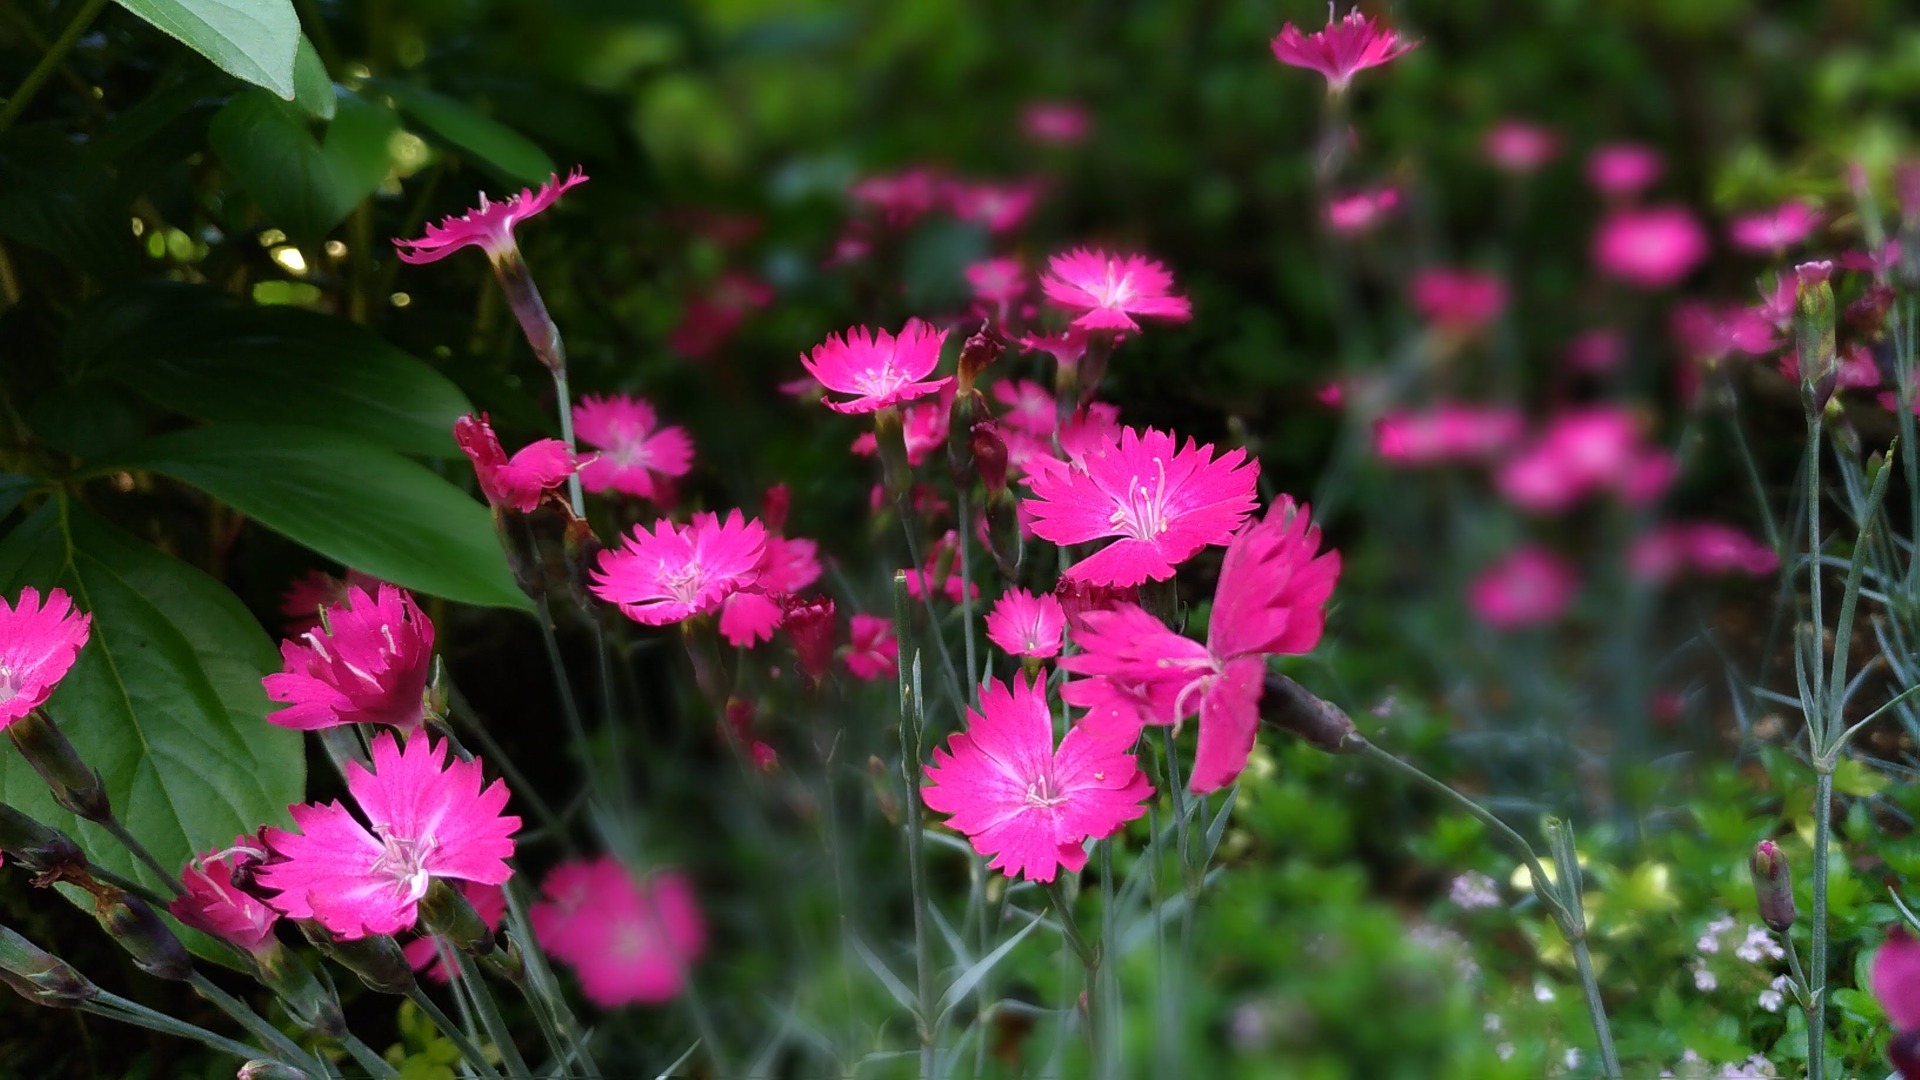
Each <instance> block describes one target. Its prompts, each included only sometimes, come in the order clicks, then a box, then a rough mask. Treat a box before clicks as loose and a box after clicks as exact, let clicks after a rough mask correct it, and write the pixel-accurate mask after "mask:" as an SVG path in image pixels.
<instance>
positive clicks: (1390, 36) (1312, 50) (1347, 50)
mask: <svg viewBox="0 0 1920 1080" xmlns="http://www.w3.org/2000/svg"><path fill="white" fill-rule="evenodd" d="M1328 14H1329V16H1331V14H1332V9H1328ZM1418 44H1420V43H1419V42H1417V41H1408V40H1406V39H1405V38H1402V37H1401V36H1400V35H1399V33H1397V32H1396V31H1394V30H1393V29H1392V28H1391V27H1388V26H1386V25H1385V24H1382V23H1376V22H1375V21H1374V20H1373V19H1371V18H1369V17H1368V16H1367V15H1365V14H1364V13H1362V12H1360V11H1358V10H1354V11H1349V12H1347V14H1346V16H1345V17H1344V18H1342V19H1340V20H1339V21H1338V22H1334V21H1332V20H1331V18H1330V19H1329V21H1328V23H1327V25H1326V27H1325V29H1322V30H1316V31H1314V32H1313V33H1311V34H1303V33H1301V32H1300V30H1299V29H1298V28H1297V27H1295V26H1294V25H1293V24H1292V23H1287V24H1286V25H1284V26H1282V27H1281V28H1280V33H1279V34H1278V35H1276V36H1275V37H1274V39H1273V42H1272V45H1273V58H1274V59H1275V60H1278V61H1280V62H1281V63H1283V64H1285V65H1287V66H1288V67H1297V68H1307V69H1308V70H1311V71H1317V72H1319V73H1320V74H1322V75H1324V76H1326V79H1327V92H1328V93H1330V94H1340V93H1345V92H1346V89H1347V87H1348V86H1349V85H1350V84H1351V83H1352V82H1353V77H1354V75H1356V74H1358V73H1359V72H1362V71H1365V70H1366V69H1368V68H1374V67H1379V66H1380V65H1382V64H1386V63H1390V62H1392V61H1393V60H1396V59H1398V58H1400V57H1401V56H1404V55H1406V53H1407V52H1408V51H1409V50H1411V49H1412V48H1413V47H1414V46H1416V45H1418Z"/></svg>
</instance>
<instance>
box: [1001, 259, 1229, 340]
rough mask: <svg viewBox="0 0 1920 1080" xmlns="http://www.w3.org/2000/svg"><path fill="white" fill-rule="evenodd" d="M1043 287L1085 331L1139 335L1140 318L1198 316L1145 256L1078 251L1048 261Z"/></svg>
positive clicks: (1169, 277)
mask: <svg viewBox="0 0 1920 1080" xmlns="http://www.w3.org/2000/svg"><path fill="white" fill-rule="evenodd" d="M1040 288H1041V289H1042V290H1043V291H1044V292H1045V293H1046V295H1047V299H1048V300H1049V301H1050V302H1052V303H1053V304H1055V305H1056V306H1058V307H1060V308H1063V309H1065V310H1067V311H1071V312H1076V313H1077V314H1076V315H1075V317H1074V320H1073V325H1074V326H1075V327H1076V328H1078V329H1081V330H1138V329H1140V324H1138V323H1136V322H1134V321H1133V318H1132V316H1135V315H1143V316H1147V317H1149V318H1155V319H1171V320H1172V321H1174V322H1186V321H1187V320H1188V319H1190V318H1192V317H1193V305H1192V304H1190V303H1188V301H1187V298H1186V297H1184V296H1176V295H1174V293H1173V275H1172V274H1170V273H1168V272H1167V268H1166V267H1165V266H1162V265H1161V264H1160V263H1158V262H1156V261H1154V260H1153V259H1149V258H1146V257H1145V256H1142V255H1112V254H1109V253H1107V252H1105V251H1096V250H1092V249H1089V248H1075V249H1073V250H1072V251H1069V252H1067V253H1066V254H1064V255H1055V256H1054V257H1053V258H1051V259H1048V260H1047V272H1046V273H1045V274H1043V275H1041V278H1040ZM1028 347H1029V348H1032V347H1033V346H1028Z"/></svg>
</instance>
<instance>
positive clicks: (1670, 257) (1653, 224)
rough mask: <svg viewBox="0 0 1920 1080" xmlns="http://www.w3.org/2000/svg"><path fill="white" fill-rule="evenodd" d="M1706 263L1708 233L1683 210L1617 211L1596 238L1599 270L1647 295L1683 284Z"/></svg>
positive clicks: (1602, 222)
mask: <svg viewBox="0 0 1920 1080" xmlns="http://www.w3.org/2000/svg"><path fill="white" fill-rule="evenodd" d="M1706 257H1707V232H1706V230H1705V229H1702V228H1701V227H1700V222H1698V221H1697V220H1695V219H1694V216H1693V215H1692V214H1691V213H1689V212H1688V211H1687V210H1686V209H1684V208H1682V207H1678V206H1650V207H1645V208H1626V209H1620V210H1615V211H1613V212H1612V213H1610V214H1608V215H1607V216H1606V218H1605V219H1604V220H1602V221H1601V222H1600V226H1599V228H1597V229H1595V230H1594V234H1593V262H1594V265H1596V266H1598V267H1599V268H1600V269H1601V270H1603V271H1605V272H1606V273H1609V274H1611V275H1613V276H1614V277H1617V278H1619V279H1620V280H1621V281H1624V282H1626V283H1627V284H1629V285H1635V286H1638V287H1640V288H1643V289H1664V288H1666V287H1668V286H1670V285H1675V284H1678V283H1679V281H1680V280H1681V279H1682V278H1684V277H1686V276H1687V275H1688V274H1690V273H1692V272H1693V269H1694V267H1696V266H1699V265H1700V263H1701V261H1702V260H1703V259H1705V258H1706Z"/></svg>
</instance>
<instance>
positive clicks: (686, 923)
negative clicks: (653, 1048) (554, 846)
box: [527, 855, 707, 1009]
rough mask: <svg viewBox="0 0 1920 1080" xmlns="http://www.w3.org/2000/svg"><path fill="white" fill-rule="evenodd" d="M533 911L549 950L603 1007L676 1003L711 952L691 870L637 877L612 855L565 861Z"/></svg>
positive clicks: (538, 933)
mask: <svg viewBox="0 0 1920 1080" xmlns="http://www.w3.org/2000/svg"><path fill="white" fill-rule="evenodd" d="M540 892H541V895H542V896H543V897H544V899H542V900H540V901H538V902H537V903H535V904H534V905H533V907H532V908H530V909H529V910H528V912H527V919H528V921H530V922H531V923H533V935H534V937H535V938H536V939H537V940H538V941H539V942H540V945H541V947H542V948H544V949H546V950H547V952H549V953H551V954H552V955H554V956H556V957H558V958H560V959H561V960H563V961H565V962H566V963H568V964H569V965H571V966H572V967H573V969H574V970H575V971H576V972H578V973H579V975H580V989H581V990H583V991H584V992H585V993H586V995H587V997H588V999H590V1000H591V1001H593V1002H594V1003H595V1004H596V1005H599V1006H601V1007H602V1008H607V1009H613V1008H618V1007H620V1006H622V1005H630V1004H636V1003H638V1004H648V1005H654V1004H659V1003H661V1002H664V1001H671V1000H673V999H674V997H676V996H677V995H678V994H679V993H680V991H681V989H682V988H683V987H684V986H685V985H686V982H687V970H688V968H690V967H691V966H692V965H693V962H694V961H695V960H696V959H698V958H699V956H700V954H701V953H702V952H703V951H705V950H706V946H707V928H706V922H705V920H703V919H702V918H701V917H700V907H699V904H698V903H697V902H695V900H694V896H693V885H692V883H691V882H689V881H688V880H687V878H686V876H685V875H684V874H681V873H678V872H677V871H673V870H662V871H659V872H656V873H653V874H650V875H648V876H647V878H646V880H644V881H636V880H635V879H634V876H633V874H632V872H630V871H629V870H628V869H627V868H626V867H624V866H622V865H620V863H619V862H618V861H616V860H615V859H614V858H613V857H612V856H610V855H602V856H601V857H599V858H597V859H593V860H591V861H588V862H574V863H564V864H562V865H560V866H557V867H555V868H554V869H553V872H552V873H550V874H548V875H547V880H546V881H544V882H542V883H541V886H540Z"/></svg>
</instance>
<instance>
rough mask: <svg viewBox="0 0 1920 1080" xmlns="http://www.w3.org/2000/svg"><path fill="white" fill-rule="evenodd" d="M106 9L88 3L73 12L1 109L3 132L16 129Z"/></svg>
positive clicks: (98, 0) (96, 0)
mask: <svg viewBox="0 0 1920 1080" xmlns="http://www.w3.org/2000/svg"><path fill="white" fill-rule="evenodd" d="M106 6H107V0H86V3H84V4H81V5H80V10H79V11H76V12H74V13H73V18H72V19H70V20H68V22H67V27H66V29H64V30H62V31H60V36H59V37H57V38H55V39H54V40H53V45H52V47H50V48H49V49H47V53H46V55H45V56H42V57H41V58H40V62H39V63H37V64H35V65H34V66H33V70H32V71H29V72H27V77H26V78H24V79H22V80H20V85H19V86H17V87H15V88H14V91H13V94H12V96H10V97H8V98H7V104H6V105H5V107H0V131H5V130H7V129H8V128H10V127H12V126H13V122H14V121H15V120H18V119H20V114H21V113H23V112H25V111H26V109H27V104H28V103H29V102H31V101H32V100H33V99H34V97H35V96H36V95H38V94H39V93H40V88H41V87H42V86H44V85H46V82H47V80H48V79H49V78H51V77H52V75H53V73H54V72H55V71H56V70H58V69H59V67H60V64H61V62H62V61H64V60H66V58H67V54H68V53H70V52H72V51H73V47H74V45H75V44H76V43H78V42H79V40H80V38H81V36H82V35H84V34H85V33H86V32H87V28H88V27H89V26H92V25H93V20H94V19H95V18H96V17H97V16H98V15H99V14H100V9H101V8H104V7H106Z"/></svg>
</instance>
